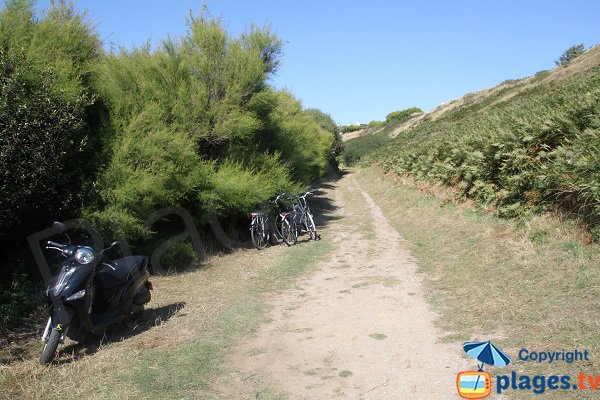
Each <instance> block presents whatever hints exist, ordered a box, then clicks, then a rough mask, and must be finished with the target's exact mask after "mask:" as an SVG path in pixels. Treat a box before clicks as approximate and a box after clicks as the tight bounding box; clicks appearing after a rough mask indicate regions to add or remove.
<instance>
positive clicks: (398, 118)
mask: <svg viewBox="0 0 600 400" xmlns="http://www.w3.org/2000/svg"><path fill="white" fill-rule="evenodd" d="M422 112H423V111H422V110H421V109H420V108H418V107H411V108H407V109H406V110H402V111H394V112H391V113H389V114H388V115H386V117H385V123H386V125H387V124H389V123H391V122H403V121H406V120H407V119H408V118H409V117H410V116H411V115H412V114H414V113H422Z"/></svg>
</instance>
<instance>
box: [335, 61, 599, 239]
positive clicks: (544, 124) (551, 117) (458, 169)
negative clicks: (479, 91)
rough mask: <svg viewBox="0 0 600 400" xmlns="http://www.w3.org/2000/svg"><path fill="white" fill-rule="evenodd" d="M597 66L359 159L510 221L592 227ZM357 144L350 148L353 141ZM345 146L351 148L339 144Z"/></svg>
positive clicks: (452, 117)
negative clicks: (550, 220)
mask: <svg viewBox="0 0 600 400" xmlns="http://www.w3.org/2000/svg"><path fill="white" fill-rule="evenodd" d="M598 87H600V68H599V67H597V66H596V67H591V68H590V69H588V70H586V71H583V72H580V73H579V74H577V75H573V76H570V77H566V78H564V79H561V80H552V81H545V80H544V81H540V82H538V84H537V85H533V86H531V87H527V88H523V87H521V88H519V92H518V95H517V96H514V97H512V98H510V100H508V101H498V99H501V98H502V97H503V96H506V94H507V93H509V92H507V90H510V88H505V89H502V90H499V91H497V92H494V94H493V95H491V96H490V97H489V98H485V99H483V100H481V101H478V102H474V103H469V104H467V105H465V106H463V107H458V108H456V109H454V110H452V111H450V112H447V113H445V114H443V115H442V116H441V117H440V118H438V119H437V120H435V121H424V122H422V123H421V124H419V125H418V126H416V127H415V128H413V130H412V131H411V134H410V135H399V136H398V137H396V138H395V139H393V140H392V141H390V142H389V143H387V144H386V146H385V147H382V146H371V147H379V149H378V150H377V149H376V150H374V151H372V152H367V154H363V156H362V159H363V160H365V162H376V163H378V164H380V165H381V166H382V167H383V168H384V169H386V170H392V171H395V172H397V173H410V174H412V175H414V176H415V177H417V178H418V179H423V180H429V181H432V182H443V183H445V184H448V185H452V186H454V187H455V188H456V189H457V190H458V191H459V193H460V194H461V196H462V197H463V198H473V199H476V200H478V201H480V202H482V203H485V204H492V205H494V206H495V209H496V210H497V212H498V214H499V215H501V216H504V217H510V218H512V217H516V216H520V215H524V214H526V213H529V212H539V211H543V210H546V209H550V208H552V209H558V210H560V211H562V212H564V213H566V214H568V215H572V216H575V217H576V218H579V219H581V220H583V221H585V222H586V223H587V224H588V226H589V227H590V228H591V231H592V233H597V226H598V224H599V223H600V191H599V189H598V182H600V158H599V154H600V133H599V132H600V131H599V129H600V122H599V121H600V112H599V110H600V90H599V89H598ZM357 143H358V142H357ZM347 147H348V148H351V147H352V145H351V144H350V143H347Z"/></svg>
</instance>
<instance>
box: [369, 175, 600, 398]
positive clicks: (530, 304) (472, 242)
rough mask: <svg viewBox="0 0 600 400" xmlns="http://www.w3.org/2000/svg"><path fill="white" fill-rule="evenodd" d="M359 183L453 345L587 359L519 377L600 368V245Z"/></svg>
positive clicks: (528, 369)
mask: <svg viewBox="0 0 600 400" xmlns="http://www.w3.org/2000/svg"><path fill="white" fill-rule="evenodd" d="M357 175H358V176H357V179H359V180H360V182H361V185H363V187H364V188H365V189H366V190H367V191H368V192H369V193H370V194H371V196H372V197H373V198H374V199H376V201H377V202H378V205H379V206H380V207H381V209H382V211H383V212H384V214H385V215H386V216H387V217H388V218H389V219H390V222H391V223H392V224H393V226H395V227H396V228H397V229H398V231H399V232H401V234H402V235H403V236H404V238H405V239H407V240H408V241H409V242H410V243H411V245H412V251H413V254H414V255H415V257H416V258H417V261H418V264H419V266H420V269H421V271H422V272H424V273H426V275H427V280H426V282H427V284H426V285H427V288H428V290H429V299H430V301H431V303H432V304H433V305H434V307H435V308H436V309H437V310H438V311H439V312H440V313H441V315H442V317H441V318H440V320H439V324H440V325H441V326H442V327H443V328H444V329H445V330H447V331H449V332H454V333H455V335H453V338H455V339H456V338H457V337H458V338H459V340H462V341H469V340H488V339H490V340H493V341H494V342H495V343H497V344H498V345H500V347H501V348H503V349H504V350H506V351H508V352H509V353H510V354H511V356H512V357H513V359H516V358H517V357H516V355H517V351H518V350H519V349H521V348H528V349H531V350H542V351H544V350H545V351H561V350H563V349H564V350H573V349H576V348H577V349H580V350H584V349H588V350H589V351H590V354H592V360H591V361H590V362H589V363H588V364H586V365H585V366H583V364H581V363H579V364H577V363H574V364H566V363H562V364H559V365H551V366H548V365H547V364H542V365H541V366H538V365H535V364H533V363H523V362H521V363H520V365H518V366H519V367H522V373H532V374H534V373H545V374H548V375H551V374H555V373H560V374H571V375H573V376H576V375H577V374H578V373H579V371H580V369H581V368H584V369H585V370H588V371H590V372H592V371H598V370H599V369H600V335H599V334H598V332H600V317H599V316H598V313H597V310H598V308H599V306H600V273H599V269H598V266H599V265H600V246H598V245H586V244H584V242H582V241H581V239H584V237H582V235H581V231H580V230H579V229H578V228H577V227H576V226H573V225H572V224H569V223H568V222H567V223H564V222H560V221H557V220H555V219H553V218H550V217H548V216H543V217H535V218H533V219H531V220H529V221H527V222H522V223H520V224H517V223H516V222H513V221H507V220H500V219H498V218H496V217H494V216H491V215H490V214H487V213H485V212H484V211H483V210H480V209H476V208H463V207H459V206H456V205H454V204H452V203H449V202H445V201H443V200H441V199H438V198H436V197H435V196H433V195H431V194H429V193H426V192H422V191H421V190H419V189H418V188H417V187H415V186H413V185H410V184H405V185H399V184H395V183H394V182H393V181H392V180H390V179H385V180H382V179H381V177H382V175H381V174H380V173H379V172H377V171H376V170H374V169H366V170H363V171H361V172H360V173H359V174H357ZM515 368H516V367H515ZM500 371H501V370H500ZM540 371H541V372H540ZM546 394H547V395H549V393H546ZM559 394H560V393H557V395H559Z"/></svg>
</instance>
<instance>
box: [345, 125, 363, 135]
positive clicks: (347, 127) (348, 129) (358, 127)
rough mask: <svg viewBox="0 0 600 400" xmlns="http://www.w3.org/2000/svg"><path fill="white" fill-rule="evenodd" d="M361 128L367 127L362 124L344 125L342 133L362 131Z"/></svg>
mask: <svg viewBox="0 0 600 400" xmlns="http://www.w3.org/2000/svg"><path fill="white" fill-rule="evenodd" d="M361 129H365V127H364V126H362V125H344V126H342V133H348V132H354V131H360V130H361Z"/></svg>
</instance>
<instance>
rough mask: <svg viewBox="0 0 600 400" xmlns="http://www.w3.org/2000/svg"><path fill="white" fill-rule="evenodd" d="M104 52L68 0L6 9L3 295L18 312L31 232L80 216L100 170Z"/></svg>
mask: <svg viewBox="0 0 600 400" xmlns="http://www.w3.org/2000/svg"><path fill="white" fill-rule="evenodd" d="M99 57H100V47H99V41H98V38H97V36H96V34H95V33H94V32H93V31H92V29H91V27H90V25H89V24H88V23H87V22H85V20H84V17H83V16H80V15H77V14H76V13H74V12H73V9H72V7H71V6H70V5H69V4H67V3H66V2H64V1H63V2H59V3H57V4H56V5H54V6H53V7H52V8H51V9H50V10H49V11H48V13H47V14H46V15H45V16H44V17H43V18H42V19H40V20H36V19H34V17H33V11H32V3H31V2H30V1H24V0H12V1H8V2H7V3H6V5H5V8H4V9H3V10H2V12H0V192H1V193H2V196H0V257H1V258H2V259H3V265H2V272H1V275H2V278H1V279H0V292H1V293H4V294H3V295H2V296H0V297H1V298H0V303H5V302H6V303H5V306H6V307H3V309H4V310H7V311H6V312H7V313H8V314H11V313H13V312H18V311H19V310H21V309H22V308H21V306H20V305H24V304H29V302H23V301H22V299H21V297H20V296H21V294H20V293H21V292H22V291H23V290H24V289H23V288H27V287H29V285H28V282H27V281H26V280H24V278H23V277H24V276H27V274H28V273H29V274H34V275H35V274H36V270H35V267H34V266H32V265H28V266H27V267H26V266H25V262H24V258H26V257H27V256H28V252H27V251H26V250H27V248H26V243H25V236H26V235H28V234H31V233H33V232H35V231H37V230H39V229H42V228H44V227H47V226H48V223H49V222H50V221H52V220H53V219H58V218H69V217H72V216H74V214H75V213H74V212H73V211H75V212H76V211H77V209H78V208H79V204H81V202H82V201H84V199H85V198H86V197H88V194H89V192H90V188H91V186H92V182H93V180H94V179H95V174H96V171H97V165H98V162H99V160H100V159H101V157H102V155H103V152H102V151H99V150H98V147H101V146H102V143H104V141H105V132H106V131H105V129H104V126H103V124H102V122H101V120H102V116H103V115H104V110H103V108H102V105H101V103H98V102H97V97H96V94H95V90H94V88H93V84H92V82H93V80H94V78H93V76H94V74H93V68H94V65H95V64H96V63H97V61H98V59H99ZM92 124H93V126H92ZM5 295H6V296H7V297H6V296H5ZM16 301H17V302H19V304H20V305H19V304H15V302H16ZM10 310H12V311H10Z"/></svg>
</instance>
